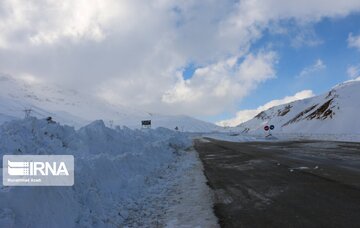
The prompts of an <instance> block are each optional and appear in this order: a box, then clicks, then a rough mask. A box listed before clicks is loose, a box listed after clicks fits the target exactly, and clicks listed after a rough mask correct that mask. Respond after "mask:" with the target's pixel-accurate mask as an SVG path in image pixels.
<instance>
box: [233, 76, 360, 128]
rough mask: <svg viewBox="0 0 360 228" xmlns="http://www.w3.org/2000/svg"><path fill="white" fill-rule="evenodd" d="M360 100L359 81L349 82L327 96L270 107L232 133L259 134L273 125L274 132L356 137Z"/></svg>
mask: <svg viewBox="0 0 360 228" xmlns="http://www.w3.org/2000/svg"><path fill="white" fill-rule="evenodd" d="M359 99H360V81H349V82H345V83H342V84H340V85H338V86H336V87H334V88H333V89H332V90H331V91H329V92H328V93H326V94H323V95H320V96H316V97H312V98H308V99H304V100H299V101H294V102H291V103H288V104H284V105H280V106H275V107H272V108H270V109H268V110H266V111H263V112H261V113H259V114H258V115H257V116H255V117H254V118H253V119H251V120H249V121H247V122H245V123H243V124H240V125H239V126H238V127H236V128H235V130H237V131H238V132H239V133H249V134H262V133H264V130H263V128H264V126H265V125H270V124H272V125H275V130H274V131H273V132H274V133H292V134H303V135H304V134H305V135H314V134H315V135H316V134H318V135H320V134H333V135H347V134H349V135H359V134H360V121H357V119H358V116H359V113H360V102H359ZM233 130H234V129H233Z"/></svg>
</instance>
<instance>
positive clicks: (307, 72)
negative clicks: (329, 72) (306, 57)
mask: <svg viewBox="0 0 360 228" xmlns="http://www.w3.org/2000/svg"><path fill="white" fill-rule="evenodd" d="M323 69H326V65H325V64H324V62H323V61H322V60H321V59H317V60H316V61H315V63H314V64H313V65H311V66H308V67H305V68H304V69H303V70H302V71H301V72H300V74H299V75H298V76H297V77H298V78H302V77H305V76H308V75H310V74H313V73H315V72H318V71H320V70H323Z"/></svg>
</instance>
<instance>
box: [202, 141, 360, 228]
mask: <svg viewBox="0 0 360 228" xmlns="http://www.w3.org/2000/svg"><path fill="white" fill-rule="evenodd" d="M195 149H196V150H197V151H198V152H199V155H200V158H201V160H202V162H203V165H204V169H205V175H206V177H207V179H208V184H209V185H210V187H211V188H212V189H213V190H214V192H215V205H214V210H215V213H216V215H217V216H218V218H219V221H220V225H221V226H222V227H262V228H263V227H277V228H278V227H326V228H327V227H360V144H358V143H344V142H324V141H294V142H246V143H234V142H223V141H217V140H212V139H201V140H196V142H195Z"/></svg>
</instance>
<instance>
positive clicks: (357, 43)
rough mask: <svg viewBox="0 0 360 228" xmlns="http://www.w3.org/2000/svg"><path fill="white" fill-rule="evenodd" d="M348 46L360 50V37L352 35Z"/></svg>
mask: <svg viewBox="0 0 360 228" xmlns="http://www.w3.org/2000/svg"><path fill="white" fill-rule="evenodd" d="M348 46H349V47H353V48H356V49H358V50H360V35H359V36H354V35H353V34H352V33H350V34H349V37H348Z"/></svg>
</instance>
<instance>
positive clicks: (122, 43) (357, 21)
mask: <svg viewBox="0 0 360 228" xmlns="http://www.w3.org/2000/svg"><path fill="white" fill-rule="evenodd" d="M0 31H1V32H0V73H4V74H9V75H12V76H14V77H19V78H21V77H23V78H24V77H26V78H30V79H31V80H32V81H36V82H41V83H49V84H50V83H51V84H57V85H61V86H63V87H66V88H71V89H76V90H79V91H81V92H82V93H85V94H89V96H96V97H98V98H100V99H103V100H104V102H109V103H112V104H120V105H123V106H131V107H136V108H140V109H143V110H146V111H150V112H160V113H166V114H188V115H192V116H195V117H199V118H202V119H204V120H208V121H213V122H219V121H222V120H228V121H225V122H222V123H226V124H235V123H238V122H239V121H242V120H244V119H246V118H249V116H250V117H251V116H252V115H254V113H255V114H256V112H258V111H259V110H260V111H261V110H263V109H264V108H268V107H269V106H271V105H275V104H281V103H284V102H289V101H292V100H294V99H301V98H306V97H309V96H313V95H316V94H320V93H322V92H325V91H326V90H328V89H329V88H331V87H332V86H334V85H335V84H337V83H339V82H342V81H345V80H348V79H351V78H357V77H358V76H360V1H359V0H343V1H338V0H293V1H288V0H240V1H237V0H228V1H226V0H222V1H215V0H183V1H181V0H178V1H175V0H142V1H140V0H61V1H59V0H1V1H0Z"/></svg>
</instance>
